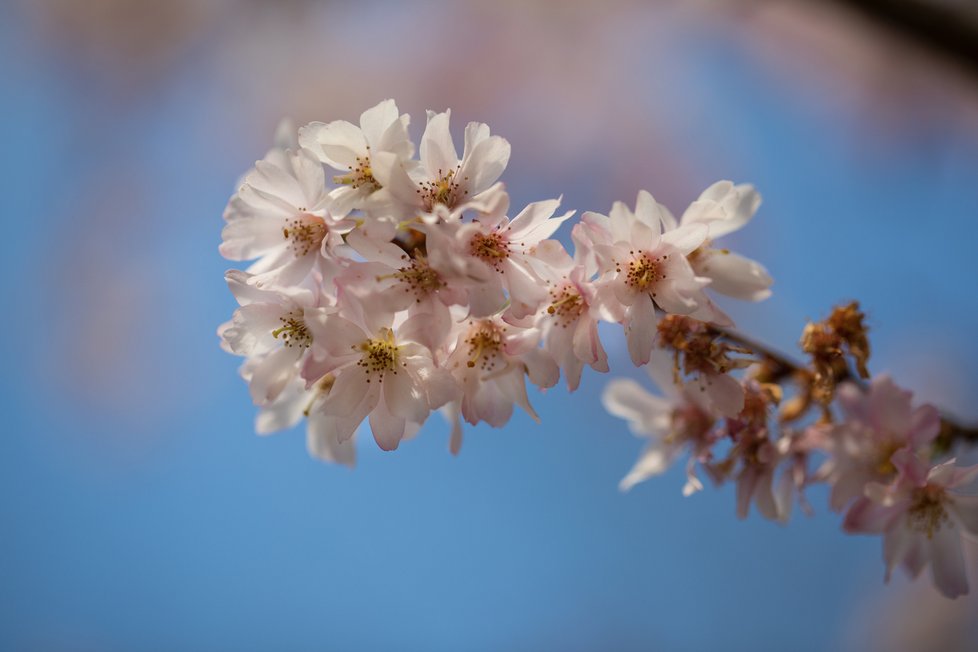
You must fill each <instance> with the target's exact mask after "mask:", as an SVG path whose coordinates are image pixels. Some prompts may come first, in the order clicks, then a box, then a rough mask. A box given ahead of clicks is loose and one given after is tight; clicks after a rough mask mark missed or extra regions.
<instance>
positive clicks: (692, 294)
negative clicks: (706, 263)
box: [581, 190, 709, 365]
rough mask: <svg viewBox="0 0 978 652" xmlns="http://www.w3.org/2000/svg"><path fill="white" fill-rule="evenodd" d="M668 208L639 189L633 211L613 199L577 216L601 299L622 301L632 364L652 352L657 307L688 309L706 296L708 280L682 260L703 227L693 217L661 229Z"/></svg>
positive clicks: (683, 311)
mask: <svg viewBox="0 0 978 652" xmlns="http://www.w3.org/2000/svg"><path fill="white" fill-rule="evenodd" d="M667 213H668V211H667V210H666V209H665V207H663V206H661V205H660V204H658V203H657V202H656V201H655V199H653V198H652V195H651V194H649V193H648V192H646V191H644V190H643V191H642V192H640V193H639V194H638V199H637V200H636V203H635V211H634V212H632V211H631V210H630V209H629V208H628V207H627V206H626V205H625V204H623V203H622V202H616V203H615V204H614V206H612V208H611V213H610V214H609V215H607V216H605V215H600V214H598V213H585V214H584V216H583V217H582V218H581V222H582V223H584V224H585V225H586V226H587V227H588V230H587V235H588V237H590V239H591V242H592V245H593V248H594V253H595V255H596V257H597V261H598V264H599V266H600V269H601V277H600V278H599V280H598V283H597V285H598V294H599V296H600V299H601V300H602V301H603V302H606V303H612V302H613V301H617V302H618V303H620V304H621V306H622V308H623V313H624V319H623V325H624V327H625V339H626V341H627V342H628V352H629V354H630V355H631V358H632V362H633V363H635V364H636V365H643V364H646V363H647V362H648V361H649V359H650V357H651V355H652V340H653V338H652V337H651V336H650V334H651V333H654V332H655V326H656V321H657V320H656V308H657V307H658V308H661V309H662V310H663V311H665V312H667V313H672V314H690V313H692V312H694V311H695V310H697V309H698V308H700V307H701V306H703V305H705V304H706V302H707V301H708V299H707V298H706V296H705V295H704V294H703V288H704V287H705V286H706V285H707V284H708V283H709V281H708V280H707V279H704V278H700V277H697V276H696V275H695V273H694V272H693V269H692V267H690V265H689V262H688V261H687V260H686V255H687V254H689V253H690V252H692V251H693V250H695V249H696V248H697V247H699V246H700V245H701V244H702V243H703V241H704V240H705V239H706V235H707V227H706V226H704V225H702V224H696V223H694V224H689V225H684V226H678V227H676V228H674V229H671V230H667V231H663V228H664V225H665V224H666V223H667V222H668V218H665V217H664V215H665V214H667Z"/></svg>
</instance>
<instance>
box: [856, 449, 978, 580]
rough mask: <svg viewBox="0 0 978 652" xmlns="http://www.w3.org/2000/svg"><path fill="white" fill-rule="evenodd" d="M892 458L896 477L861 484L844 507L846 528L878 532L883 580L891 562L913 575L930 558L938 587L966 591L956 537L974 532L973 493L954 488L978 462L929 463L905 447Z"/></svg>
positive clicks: (977, 517) (969, 477)
mask: <svg viewBox="0 0 978 652" xmlns="http://www.w3.org/2000/svg"><path fill="white" fill-rule="evenodd" d="M893 463H894V464H895V465H896V467H897V468H898V470H899V472H898V474H897V477H896V479H895V480H893V482H891V483H889V484H881V483H876V482H872V483H870V484H868V485H867V486H866V493H865V495H864V496H863V497H861V498H859V499H858V500H856V502H854V503H853V504H852V506H851V507H850V508H849V511H848V512H847V513H846V517H845V522H844V524H843V525H844V527H845V529H846V531H847V532H853V533H861V534H882V535H883V560H884V561H885V562H886V580H887V581H889V579H890V575H891V573H892V572H893V568H894V567H896V566H902V567H903V568H904V570H906V571H907V573H908V574H909V575H910V576H911V577H917V576H918V575H919V574H920V572H921V570H923V568H924V566H926V565H927V564H930V566H931V572H932V573H933V576H934V584H935V585H936V586H937V589H938V590H939V591H940V592H941V593H943V594H944V595H945V596H947V597H949V598H956V597H958V596H960V595H964V594H966V593H968V578H967V574H966V572H965V565H964V557H963V555H962V553H961V538H962V536H966V533H967V534H968V535H970V536H972V537H974V536H978V495H969V494H965V493H961V492H959V491H956V490H957V489H960V488H964V487H969V486H972V485H973V484H974V482H975V480H976V479H978V465H975V466H970V467H959V466H956V465H955V460H953V459H952V460H949V461H947V462H944V463H943V464H938V465H937V466H933V467H932V466H930V465H929V464H928V463H926V462H925V461H924V460H923V459H922V458H921V457H920V456H918V455H915V454H914V453H913V452H911V451H910V450H908V449H906V448H904V449H901V450H900V451H898V452H897V453H895V454H894V455H893ZM972 488H973V487H972Z"/></svg>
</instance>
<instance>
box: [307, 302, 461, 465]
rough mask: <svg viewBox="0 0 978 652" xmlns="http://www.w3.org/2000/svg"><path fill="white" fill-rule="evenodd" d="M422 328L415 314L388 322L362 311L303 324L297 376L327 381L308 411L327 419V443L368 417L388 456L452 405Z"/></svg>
mask: <svg viewBox="0 0 978 652" xmlns="http://www.w3.org/2000/svg"><path fill="white" fill-rule="evenodd" d="M427 321H428V316H427V315H424V314H421V315H416V316H414V317H411V318H409V319H407V320H406V321H403V322H401V323H395V322H393V321H392V320H391V319H390V318H389V314H388V313H385V311H377V310H372V309H371V308H370V307H364V309H362V310H360V311H359V314H358V315H357V316H356V321H352V320H351V319H347V318H346V317H343V316H341V315H340V314H330V315H326V316H323V317H322V318H320V319H318V320H316V321H314V322H311V323H310V324H309V330H310V332H311V333H312V334H313V337H314V342H315V343H314V347H313V355H312V357H311V358H310V359H309V360H307V362H306V365H305V368H304V371H303V373H304V375H305V376H306V377H307V378H317V379H318V378H323V377H325V376H327V375H330V374H331V375H333V376H334V377H335V380H334V381H333V384H332V386H331V387H330V390H329V393H328V394H326V396H325V397H324V398H323V399H322V400H321V401H320V402H318V403H317V405H316V406H314V409H315V410H318V411H320V412H321V413H322V414H323V415H325V416H327V417H331V419H330V421H329V424H330V426H331V427H332V428H333V433H332V435H331V436H332V437H334V438H335V440H337V441H339V442H344V441H346V440H348V439H349V438H350V437H352V436H353V433H354V432H355V431H356V429H357V427H358V426H359V425H360V424H361V423H362V422H363V420H364V419H368V418H369V422H370V429H371V431H372V432H373V435H374V439H375V440H376V441H377V444H378V445H379V446H380V447H381V448H382V449H384V450H394V449H395V448H397V446H398V444H399V443H400V441H401V439H403V438H404V436H405V434H406V433H407V432H410V431H411V430H412V424H421V423H424V421H425V419H427V417H428V414H429V412H430V411H431V410H433V409H437V408H439V407H441V406H442V405H444V404H445V403H447V402H448V401H449V400H451V399H452V398H454V396H455V395H456V394H457V388H456V386H455V383H454V381H453V380H452V378H451V376H450V375H449V374H448V373H447V372H445V371H444V370H443V369H439V368H437V367H436V366H435V364H434V362H433V360H432V357H431V352H430V351H429V350H428V348H427V347H425V346H424V345H423V344H422V343H421V342H423V341H424V339H425V338H424V331H425V329H426V328H427Z"/></svg>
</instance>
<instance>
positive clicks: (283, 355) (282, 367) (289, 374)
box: [249, 347, 303, 405]
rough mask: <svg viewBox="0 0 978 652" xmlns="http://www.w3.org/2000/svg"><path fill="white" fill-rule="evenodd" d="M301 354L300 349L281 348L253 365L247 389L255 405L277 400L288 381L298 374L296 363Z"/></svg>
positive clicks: (301, 350)
mask: <svg viewBox="0 0 978 652" xmlns="http://www.w3.org/2000/svg"><path fill="white" fill-rule="evenodd" d="M302 352H303V349H302V348H300V347H293V348H286V347H282V348H280V349H277V350H275V351H272V352H271V353H269V354H268V355H266V356H265V357H264V358H262V360H261V361H260V362H259V363H258V364H256V365H255V367H254V371H253V373H252V376H251V383H250V385H249V389H250V390H251V399H252V400H253V401H254V402H255V404H256V405H265V404H267V403H269V402H271V401H274V400H275V399H276V398H278V396H279V394H281V393H282V391H283V390H284V389H285V387H286V386H287V385H288V384H289V381H291V380H292V379H293V378H295V377H296V375H297V374H298V373H299V368H298V366H297V365H296V363H297V362H298V361H299V357H300V356H301V355H302Z"/></svg>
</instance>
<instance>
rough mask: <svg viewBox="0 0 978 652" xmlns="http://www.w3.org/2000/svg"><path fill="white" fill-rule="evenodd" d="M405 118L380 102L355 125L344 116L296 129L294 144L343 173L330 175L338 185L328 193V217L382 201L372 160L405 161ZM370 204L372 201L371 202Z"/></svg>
mask: <svg viewBox="0 0 978 652" xmlns="http://www.w3.org/2000/svg"><path fill="white" fill-rule="evenodd" d="M409 123H410V117H409V116H408V115H401V114H400V113H399V112H398V110H397V104H395V102H394V100H384V101H383V102H380V103H379V104H377V105H376V106H374V107H372V108H370V109H367V110H366V111H364V112H363V114H361V116H360V126H359V127H358V126H356V125H354V124H352V123H350V122H347V121H346V120H335V121H333V122H330V123H328V124H323V123H322V122H312V123H310V124H308V125H306V126H305V127H303V128H302V129H300V130H299V143H300V144H301V145H302V147H304V148H306V149H307V150H309V151H310V152H311V153H312V154H313V155H314V156H316V157H317V158H318V159H319V160H320V161H322V162H323V163H325V164H326V165H328V166H330V167H331V168H333V169H334V170H339V171H341V172H343V173H344V174H341V175H337V176H334V177H333V182H334V183H336V184H338V185H339V187H338V188H335V189H334V190H332V191H330V193H329V197H330V200H331V205H330V209H331V211H332V213H333V215H336V216H338V217H343V216H345V215H347V214H348V213H349V212H350V211H351V210H353V209H357V208H364V207H367V206H371V205H375V204H382V203H383V202H384V201H385V200H387V201H389V198H388V197H387V196H386V195H384V196H383V197H378V196H377V195H378V194H382V193H379V192H378V191H380V190H381V187H382V186H381V184H380V182H379V181H378V180H377V178H376V176H375V175H374V170H373V160H372V159H373V158H376V157H377V156H390V157H391V158H392V160H394V161H396V162H404V161H408V160H410V158H411V157H412V156H413V155H414V143H412V142H411V139H410V138H409V137H408V131H407V129H408V124H409ZM371 202H372V203H371Z"/></svg>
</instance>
